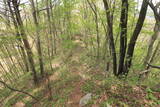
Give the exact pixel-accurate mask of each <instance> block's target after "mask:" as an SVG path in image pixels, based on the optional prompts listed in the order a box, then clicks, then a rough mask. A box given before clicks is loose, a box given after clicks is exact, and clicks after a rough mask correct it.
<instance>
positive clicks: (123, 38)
mask: <svg viewBox="0 0 160 107" xmlns="http://www.w3.org/2000/svg"><path fill="white" fill-rule="evenodd" d="M121 9H122V10H121V18H120V27H121V33H120V59H119V67H118V75H120V74H123V75H124V74H125V66H124V60H125V55H126V48H127V22H128V0H122V7H121Z"/></svg>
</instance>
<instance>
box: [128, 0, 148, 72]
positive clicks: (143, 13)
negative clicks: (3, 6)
mask: <svg viewBox="0 0 160 107" xmlns="http://www.w3.org/2000/svg"><path fill="white" fill-rule="evenodd" d="M147 9H148V3H147V2H146V0H143V3H142V7H141V10H140V14H139V18H138V21H137V24H136V27H135V29H134V32H133V35H132V37H131V39H130V41H129V44H128V50H127V56H126V60H125V68H126V73H127V74H128V72H129V69H130V67H131V63H132V59H133V53H134V49H135V45H136V41H137V38H138V36H139V33H140V31H141V29H142V26H143V23H144V20H145V17H146V13H147Z"/></svg>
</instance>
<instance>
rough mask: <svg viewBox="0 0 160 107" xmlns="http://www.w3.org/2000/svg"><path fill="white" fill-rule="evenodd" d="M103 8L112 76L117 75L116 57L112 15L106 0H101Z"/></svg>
mask: <svg viewBox="0 0 160 107" xmlns="http://www.w3.org/2000/svg"><path fill="white" fill-rule="evenodd" d="M103 3H104V7H105V10H106V18H107V25H108V27H107V29H108V34H106V36H108V38H109V44H110V50H111V55H112V60H113V73H114V75H117V55H116V49H115V44H114V37H113V14H112V12H111V11H110V10H111V9H110V8H109V4H108V1H107V0H103Z"/></svg>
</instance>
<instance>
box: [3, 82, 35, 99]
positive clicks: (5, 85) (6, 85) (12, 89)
mask: <svg viewBox="0 0 160 107" xmlns="http://www.w3.org/2000/svg"><path fill="white" fill-rule="evenodd" d="M0 83H1V84H3V85H4V87H7V88H8V89H10V90H11V91H17V92H20V93H23V94H26V95H28V96H30V97H32V98H33V99H35V100H36V101H38V99H37V98H36V97H34V96H33V95H31V94H29V93H27V92H25V91H22V90H18V89H14V88H12V87H10V86H9V85H8V84H6V83H5V82H3V81H0Z"/></svg>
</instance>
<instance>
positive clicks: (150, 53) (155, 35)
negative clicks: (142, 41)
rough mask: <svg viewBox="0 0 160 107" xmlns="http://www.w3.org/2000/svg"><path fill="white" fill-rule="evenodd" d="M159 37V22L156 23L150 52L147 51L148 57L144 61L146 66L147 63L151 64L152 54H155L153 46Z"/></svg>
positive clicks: (149, 47)
mask: <svg viewBox="0 0 160 107" xmlns="http://www.w3.org/2000/svg"><path fill="white" fill-rule="evenodd" d="M158 35H160V26H159V24H158V22H156V24H155V28H154V34H153V36H152V37H151V39H150V43H149V46H148V50H147V55H146V57H145V59H144V66H146V65H147V63H150V62H149V60H150V58H151V56H152V53H153V45H154V43H155V41H156V39H157V37H158Z"/></svg>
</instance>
